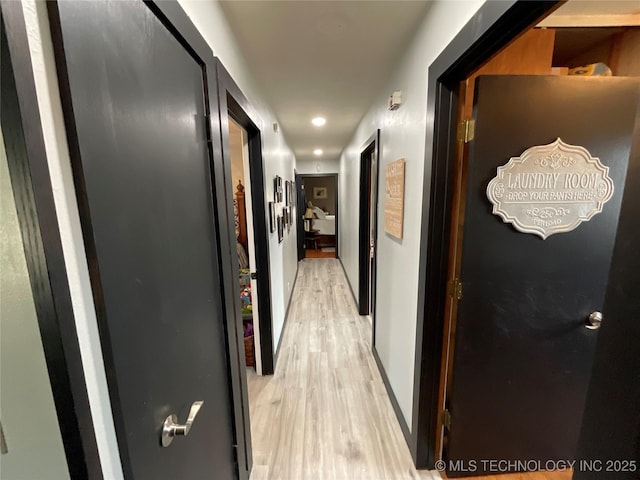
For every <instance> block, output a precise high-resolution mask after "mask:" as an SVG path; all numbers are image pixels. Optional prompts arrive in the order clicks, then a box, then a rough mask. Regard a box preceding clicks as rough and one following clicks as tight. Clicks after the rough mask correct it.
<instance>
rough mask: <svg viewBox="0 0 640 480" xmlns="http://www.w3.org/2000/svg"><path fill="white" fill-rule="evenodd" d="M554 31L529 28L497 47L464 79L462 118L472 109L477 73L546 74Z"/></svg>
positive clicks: (551, 55)
mask: <svg viewBox="0 0 640 480" xmlns="http://www.w3.org/2000/svg"><path fill="white" fill-rule="evenodd" d="M555 38H556V32H555V30H553V29H531V30H529V31H528V32H525V33H523V34H522V35H520V36H519V37H518V38H516V39H515V40H514V41H513V42H511V43H510V44H509V45H507V46H506V47H505V48H503V49H502V50H500V51H499V52H498V53H497V54H495V55H494V56H493V57H492V58H491V59H489V60H488V61H487V63H485V64H484V65H483V66H481V67H480V68H479V69H478V70H476V71H475V72H474V73H473V74H472V75H471V76H470V77H469V78H468V79H467V94H466V99H467V102H466V104H465V115H466V116H465V118H470V117H471V114H472V112H473V89H474V86H475V81H476V77H477V76H478V75H550V74H551V66H552V62H553V46H554V43H555Z"/></svg>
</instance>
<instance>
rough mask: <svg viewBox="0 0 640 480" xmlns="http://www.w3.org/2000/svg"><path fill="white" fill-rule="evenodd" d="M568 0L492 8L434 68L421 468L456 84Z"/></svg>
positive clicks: (421, 279)
mask: <svg viewBox="0 0 640 480" xmlns="http://www.w3.org/2000/svg"><path fill="white" fill-rule="evenodd" d="M562 3H563V2H562V1H550V2H545V1H539V0H535V1H525V0H506V1H502V2H486V3H485V4H483V5H482V6H481V7H480V9H479V10H478V11H477V12H476V14H475V15H474V16H473V17H472V18H471V20H469V22H467V24H466V25H465V26H464V27H463V28H462V30H461V31H460V32H459V33H458V35H456V37H455V38H454V39H453V40H452V41H451V42H450V43H449V45H448V46H447V47H446V48H445V49H444V50H443V52H442V53H441V54H440V55H439V56H438V58H437V59H436V60H435V61H434V62H433V63H432V64H431V66H430V67H429V75H428V86H427V125H432V127H429V128H427V131H426V142H425V144H426V146H427V148H426V149H425V162H424V163H425V165H427V166H428V165H430V166H431V168H425V169H424V180H423V189H424V195H423V203H422V224H421V236H420V256H419V276H418V314H417V319H416V320H417V322H416V349H415V368H414V383H413V387H414V389H413V411H412V418H411V434H410V435H409V437H408V438H406V440H407V443H408V444H409V449H410V451H411V454H412V457H413V460H414V462H415V464H416V466H417V467H418V468H433V467H434V464H435V461H436V459H437V457H436V455H437V453H436V441H435V439H436V435H437V425H438V417H439V416H440V414H441V412H440V408H439V405H438V401H439V387H440V375H441V371H440V370H441V361H442V339H443V335H444V323H445V299H446V292H447V276H448V263H449V262H448V260H449V259H448V252H449V240H450V231H451V212H452V205H453V189H454V184H455V175H454V168H452V163H453V162H452V159H453V158H454V157H455V152H456V142H457V135H456V133H457V132H456V131H457V111H458V103H459V99H458V93H457V89H458V85H459V82H461V81H463V80H464V79H466V78H467V77H468V76H469V75H470V74H471V73H472V72H473V71H474V70H476V69H477V68H478V67H479V66H480V65H482V64H483V63H485V62H486V61H487V60H488V59H489V58H490V57H491V56H492V55H494V54H495V53H496V52H498V51H499V50H500V49H501V48H503V47H504V46H505V45H507V44H508V43H509V42H511V41H512V40H513V39H514V38H515V37H517V36H518V35H520V34H521V33H522V32H523V31H525V30H526V29H528V28H529V27H530V26H531V25H534V24H535V23H537V21H539V20H540V19H541V18H543V17H545V16H546V15H548V14H549V13H551V12H552V11H553V10H555V9H556V8H558V7H559V6H560V5H561V4H562Z"/></svg>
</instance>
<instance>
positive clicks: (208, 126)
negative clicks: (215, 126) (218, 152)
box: [204, 114, 213, 144]
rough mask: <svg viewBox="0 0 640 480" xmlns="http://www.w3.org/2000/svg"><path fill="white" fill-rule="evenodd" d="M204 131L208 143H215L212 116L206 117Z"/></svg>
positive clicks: (206, 115)
mask: <svg viewBox="0 0 640 480" xmlns="http://www.w3.org/2000/svg"><path fill="white" fill-rule="evenodd" d="M204 131H205V132H206V135H207V143H211V144H212V143H213V138H212V136H211V115H208V114H205V115H204Z"/></svg>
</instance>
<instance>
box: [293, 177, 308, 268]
mask: <svg viewBox="0 0 640 480" xmlns="http://www.w3.org/2000/svg"><path fill="white" fill-rule="evenodd" d="M303 178H304V177H302V176H301V175H299V174H297V173H296V174H295V179H296V183H295V185H296V192H295V195H296V208H295V211H296V217H297V218H296V237H297V242H298V261H300V260H302V259H303V258H304V247H305V245H304V214H305V212H306V211H307V204H306V203H305V198H304V181H303Z"/></svg>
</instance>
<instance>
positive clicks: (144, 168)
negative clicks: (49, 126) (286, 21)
mask: <svg viewBox="0 0 640 480" xmlns="http://www.w3.org/2000/svg"><path fill="white" fill-rule="evenodd" d="M57 8H58V9H59V13H58V15H59V23H60V25H59V27H58V28H59V31H57V30H56V36H57V35H61V40H62V44H63V46H64V59H59V62H60V63H59V67H60V69H61V72H62V74H63V75H62V76H61V86H62V90H63V92H65V99H64V103H65V108H66V115H67V130H68V136H69V140H70V142H69V143H70V148H71V153H72V163H73V167H74V173H75V180H76V190H77V193H78V199H79V204H80V209H81V217H82V221H83V234H84V237H85V244H86V247H87V256H88V260H89V268H90V272H91V280H92V287H93V295H94V300H95V303H96V310H97V314H98V322H99V326H100V330H101V335H102V340H103V345H102V346H103V351H104V355H105V364H106V368H107V375H108V380H109V393H110V398H111V403H112V407H113V413H114V417H115V426H116V433H117V437H118V444H119V448H120V455H121V458H122V462H123V468H124V471H125V475H126V477H127V478H135V479H136V480H140V479H153V480H156V479H165V478H166V479H182V480H184V479H198V480H199V479H203V478H215V479H231V478H234V477H236V475H237V467H236V466H235V465H234V461H233V443H234V430H233V413H232V408H231V407H232V405H231V400H230V398H231V393H230V388H231V387H230V380H229V373H228V372H229V364H228V358H227V353H226V352H227V342H226V337H225V335H226V334H225V323H224V317H223V309H222V291H221V285H220V283H221V282H220V277H219V272H220V268H219V264H220V258H219V257H218V245H217V231H216V228H215V225H214V218H215V211H214V207H213V192H212V178H211V170H210V164H209V158H210V157H209V155H210V153H209V147H208V142H207V132H206V114H207V113H208V112H207V103H206V95H205V88H204V85H205V83H204V70H203V66H202V64H201V62H200V61H198V60H197V59H196V58H194V56H192V54H191V53H190V52H189V51H188V50H187V49H186V48H185V46H184V44H183V43H181V41H179V40H178V39H177V38H176V37H175V36H174V34H173V32H172V31H171V30H169V29H168V28H167V27H166V26H165V25H164V24H163V22H162V21H161V20H160V19H159V18H158V17H157V15H156V14H155V11H154V10H152V9H151V8H150V7H149V6H147V5H146V4H144V3H142V2H128V1H127V2H125V1H118V2H103V1H94V2H84V1H81V2H60V3H59V4H58V6H57ZM52 16H55V15H52ZM65 69H66V79H67V81H68V84H66V82H65V79H64V77H65V75H64V74H65V72H64V70H65ZM195 401H203V402H204V404H203V405H202V408H201V410H200V412H199V413H198V415H197V416H196V418H195V421H194V423H193V426H192V428H191V430H190V432H189V433H188V436H186V437H176V438H175V440H174V441H173V443H172V444H171V445H170V446H168V447H162V446H161V443H160V431H161V428H162V425H163V422H164V421H165V419H166V418H167V416H169V415H171V414H176V415H177V420H178V421H179V422H180V423H184V422H185V420H186V418H187V414H188V413H189V410H190V408H191V406H192V403H193V402H195Z"/></svg>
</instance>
